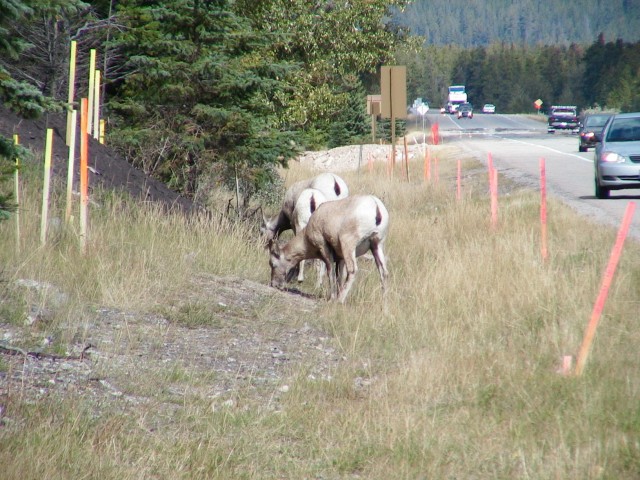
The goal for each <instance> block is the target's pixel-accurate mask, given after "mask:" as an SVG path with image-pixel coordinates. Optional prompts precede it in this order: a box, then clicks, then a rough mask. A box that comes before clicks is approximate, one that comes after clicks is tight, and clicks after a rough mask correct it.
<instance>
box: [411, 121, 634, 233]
mask: <svg viewBox="0 0 640 480" xmlns="http://www.w3.org/2000/svg"><path fill="white" fill-rule="evenodd" d="M421 121H422V119H418V120H417V121H416V124H417V125H419V126H421V125H420V122H421ZM435 122H438V126H439V130H440V133H441V136H442V140H443V142H445V143H456V144H457V145H459V146H460V147H461V148H462V149H463V150H465V151H467V152H469V153H470V154H472V155H473V156H475V157H476V158H478V159H479V160H481V161H483V162H486V160H487V155H488V153H489V152H491V155H492V157H493V161H494V165H495V166H496V168H498V170H499V172H500V173H501V174H504V175H507V176H509V177H512V178H516V179H518V180H519V181H522V182H525V183H527V184H530V185H532V186H534V187H538V186H539V184H540V180H539V179H540V158H544V159H545V167H546V173H547V192H548V194H549V195H550V196H555V197H557V198H560V199H561V200H563V201H564V202H565V203H567V204H568V205H570V206H572V207H573V208H574V209H575V210H577V211H578V212H579V213H580V214H582V215H585V216H588V217H590V218H592V219H594V220H596V221H598V222H601V223H607V224H610V225H611V226H613V227H615V228H618V227H619V225H620V222H621V220H622V217H623V216H624V211H625V209H626V207H627V204H628V203H629V202H630V201H634V202H636V203H638V200H640V190H619V191H615V190H614V191H612V192H611V198H610V199H607V200H598V199H596V198H595V195H594V180H593V155H594V154H593V150H589V151H588V152H585V153H580V152H578V139H577V136H576V135H575V134H572V133H569V132H560V131H559V132H556V133H555V134H548V133H547V131H546V124H545V123H544V121H538V120H537V119H535V118H531V117H526V116H518V115H501V114H496V115H482V114H476V115H475V116H474V117H473V119H467V118H462V119H460V120H458V119H457V118H456V117H455V116H450V115H441V114H438V113H434V114H427V115H426V116H425V125H426V126H429V125H431V124H433V123H435ZM410 126H411V125H410ZM638 210H639V211H636V213H635V214H634V220H633V223H632V225H631V232H630V233H631V235H632V236H634V237H635V238H638V239H640V209H638Z"/></svg>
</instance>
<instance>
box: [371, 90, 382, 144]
mask: <svg viewBox="0 0 640 480" xmlns="http://www.w3.org/2000/svg"><path fill="white" fill-rule="evenodd" d="M381 103H382V95H367V115H371V141H372V142H373V143H375V142H376V117H377V116H378V115H380V113H381V111H382V110H381V107H380V104H381Z"/></svg>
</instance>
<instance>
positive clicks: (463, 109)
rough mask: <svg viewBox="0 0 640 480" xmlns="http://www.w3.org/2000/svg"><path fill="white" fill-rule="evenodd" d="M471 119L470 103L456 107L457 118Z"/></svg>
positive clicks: (471, 108) (471, 107)
mask: <svg viewBox="0 0 640 480" xmlns="http://www.w3.org/2000/svg"><path fill="white" fill-rule="evenodd" d="M462 117H467V118H473V106H472V105H471V104H470V103H463V104H461V105H460V106H459V107H458V118H462Z"/></svg>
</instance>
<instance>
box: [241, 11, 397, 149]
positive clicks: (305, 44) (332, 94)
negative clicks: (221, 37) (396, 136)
mask: <svg viewBox="0 0 640 480" xmlns="http://www.w3.org/2000/svg"><path fill="white" fill-rule="evenodd" d="M407 3H408V2H407V1H406V0H352V1H349V2H309V1H308V0H263V1H260V2H255V1H253V0H238V1H237V2H236V4H237V8H238V11H242V12H243V14H246V15H247V16H248V17H249V18H250V19H251V21H252V24H253V25H254V28H265V29H267V30H268V32H269V33H271V34H275V35H276V38H277V41H273V42H272V52H273V54H274V56H275V57H276V58H279V59H288V60H291V61H295V62H297V63H298V64H299V65H301V67H302V68H301V69H300V71H299V72H298V74H297V75H296V76H295V77H293V78H292V79H291V90H290V91H289V96H288V97H287V99H286V102H285V104H284V106H285V110H284V111H283V117H282V120H283V121H284V122H285V123H286V124H287V125H290V127H291V128H293V129H296V130H299V131H302V132H303V133H304V134H305V139H307V142H306V143H307V145H306V146H309V144H310V143H311V142H310V139H311V138H313V139H314V141H317V139H318V136H319V135H318V133H320V136H321V137H325V138H327V139H329V138H330V137H331V135H330V134H329V131H330V130H334V129H335V127H332V123H333V121H334V120H335V119H336V117H340V116H342V115H344V113H345V112H348V111H352V112H355V110H353V109H350V108H349V106H348V102H350V101H351V100H350V94H349V92H351V91H352V89H353V80H352V79H353V78H354V77H355V78H357V79H359V81H361V82H362V83H363V85H364V87H365V91H366V92H368V93H376V90H377V91H379V85H378V80H377V75H376V73H377V70H378V69H379V67H380V65H382V64H385V63H388V62H391V61H392V60H393V54H394V52H395V51H396V50H397V48H398V47H399V46H400V45H404V44H405V43H406V41H407V39H406V35H405V32H404V30H403V29H401V28H400V27H399V26H398V25H397V24H395V23H393V22H392V21H390V19H392V18H393V14H394V12H396V11H397V10H396V9H398V10H399V9H402V8H403V7H404V6H405V5H406V4H407ZM360 101H361V102H362V104H363V105H364V103H365V98H364V97H363V98H362V99H361V100H360ZM353 121H357V119H356V118H354V119H351V120H350V122H353ZM325 146H326V145H325Z"/></svg>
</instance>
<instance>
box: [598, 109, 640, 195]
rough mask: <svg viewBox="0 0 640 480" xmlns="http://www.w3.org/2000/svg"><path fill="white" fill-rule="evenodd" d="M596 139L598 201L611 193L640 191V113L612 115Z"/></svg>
mask: <svg viewBox="0 0 640 480" xmlns="http://www.w3.org/2000/svg"><path fill="white" fill-rule="evenodd" d="M594 138H595V140H596V142H597V143H596V150H595V158H594V159H593V165H594V167H595V193H596V197H598V198H609V193H610V192H611V190H622V189H623V188H640V112H635V113H620V114H617V115H612V116H611V117H610V118H609V120H607V123H606V124H605V126H604V128H603V129H602V133H601V134H597V133H596V134H595V136H594Z"/></svg>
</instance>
